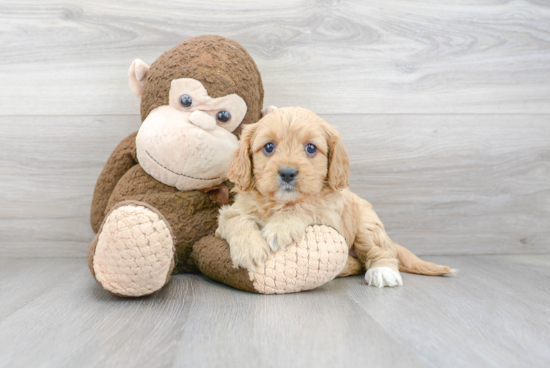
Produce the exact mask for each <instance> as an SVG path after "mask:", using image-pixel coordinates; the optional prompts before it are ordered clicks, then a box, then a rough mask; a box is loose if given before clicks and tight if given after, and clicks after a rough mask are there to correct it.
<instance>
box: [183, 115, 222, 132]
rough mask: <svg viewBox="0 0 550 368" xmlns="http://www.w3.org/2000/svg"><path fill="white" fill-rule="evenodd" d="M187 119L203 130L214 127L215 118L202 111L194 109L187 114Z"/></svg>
mask: <svg viewBox="0 0 550 368" xmlns="http://www.w3.org/2000/svg"><path fill="white" fill-rule="evenodd" d="M189 121H190V122H191V123H193V124H194V125H196V126H198V127H199V128H202V129H204V130H214V128H216V119H215V118H214V117H213V116H210V115H208V114H207V113H205V112H204V111H200V110H197V111H194V112H193V113H192V114H191V115H189Z"/></svg>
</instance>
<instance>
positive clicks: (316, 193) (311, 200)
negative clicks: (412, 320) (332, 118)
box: [216, 107, 452, 287]
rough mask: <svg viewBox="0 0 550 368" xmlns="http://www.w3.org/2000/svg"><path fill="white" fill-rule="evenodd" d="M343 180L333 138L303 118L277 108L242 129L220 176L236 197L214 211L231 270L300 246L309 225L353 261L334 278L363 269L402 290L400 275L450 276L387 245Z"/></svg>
mask: <svg viewBox="0 0 550 368" xmlns="http://www.w3.org/2000/svg"><path fill="white" fill-rule="evenodd" d="M349 173H350V166H349V159H348V155H347V153H346V149H345V147H344V145H343V144H342V141H341V139H340V134H339V133H338V132H337V131H336V130H335V129H334V128H333V127H332V126H330V125H329V124H328V123H327V122H325V121H324V120H323V119H321V118H320V117H319V116H317V115H316V114H314V113H313V112H311V111H309V110H306V109H303V108H299V107H291V108H281V109H278V110H275V111H273V112H271V113H269V114H267V115H266V116H265V117H264V118H262V119H261V120H260V121H259V122H258V123H256V124H252V125H249V126H248V127H247V128H245V130H244V131H243V133H242V136H241V140H240V146H239V148H238V149H237V151H235V153H234V154H233V157H232V162H231V164H230V166H229V168H228V170H227V176H228V178H229V179H230V180H231V181H232V182H233V183H235V185H236V188H235V190H236V192H237V197H236V200H235V203H234V204H233V205H232V206H225V207H223V208H222V209H221V210H220V216H219V227H218V229H217V231H216V235H217V236H219V237H221V238H224V239H226V240H227V242H228V243H229V244H230V250H231V259H232V261H233V265H234V266H235V267H243V268H247V269H254V267H255V266H257V265H260V264H263V262H265V260H266V258H267V255H268V253H269V252H270V251H271V250H273V251H276V250H277V249H279V248H281V247H286V246H287V245H289V244H291V243H292V242H295V241H299V240H301V239H302V238H303V237H304V235H305V230H306V227H307V226H308V225H314V224H323V225H327V226H331V227H333V228H334V229H336V230H337V231H338V232H340V234H342V236H343V237H344V238H345V239H346V242H347V244H348V246H349V247H350V251H351V253H352V254H353V253H354V254H356V255H357V258H358V260H357V258H354V257H351V256H350V257H349V258H348V262H347V264H346V267H345V268H344V270H343V271H342V273H341V274H340V275H339V276H346V275H352V274H358V273H359V272H361V270H362V269H366V270H367V272H366V275H365V279H366V281H367V283H368V284H369V285H373V286H377V287H383V286H397V285H402V284H403V281H402V279H401V275H400V273H399V271H405V272H411V273H419V274H424V275H443V274H449V273H452V270H451V269H450V268H449V267H447V266H440V265H436V264H434V263H429V262H425V261H422V260H420V259H418V258H417V257H416V256H415V255H413V254H412V253H411V252H410V251H408V250H407V249H405V248H403V247H401V246H399V245H398V244H395V243H393V242H392V241H391V239H390V237H389V236H388V234H387V233H386V231H385V229H384V226H383V225H382V222H381V221H380V219H379V218H378V216H377V215H376V213H375V212H374V210H373V209H372V206H371V204H370V203H369V202H367V201H366V200H364V199H361V198H359V197H358V196H357V195H355V194H353V193H352V192H351V191H349V189H347V187H348V185H349V184H348V177H349Z"/></svg>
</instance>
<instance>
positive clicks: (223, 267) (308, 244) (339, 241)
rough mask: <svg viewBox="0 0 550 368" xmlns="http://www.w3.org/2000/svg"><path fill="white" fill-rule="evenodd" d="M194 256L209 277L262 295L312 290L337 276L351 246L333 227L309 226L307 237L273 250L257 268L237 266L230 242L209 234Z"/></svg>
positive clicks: (202, 240)
mask: <svg viewBox="0 0 550 368" xmlns="http://www.w3.org/2000/svg"><path fill="white" fill-rule="evenodd" d="M192 258H193V259H194V261H195V263H196V264H197V266H198V267H199V269H200V270H201V272H202V273H204V274H205V275H206V276H208V277H209V278H211V279H213V280H216V281H218V282H220V283H222V284H226V285H229V286H231V287H234V288H236V289H241V290H245V291H250V292H254V293H261V294H287V293H295V292H299V291H305V290H311V289H314V288H316V287H319V286H321V285H323V284H325V283H327V282H329V281H330V280H332V279H334V278H335V277H336V276H338V274H339V273H340V272H341V271H342V270H343V269H344V267H345V265H346V262H347V261H348V246H347V244H346V241H345V240H344V238H343V237H342V236H341V235H340V234H339V233H338V232H337V231H336V230H334V229H333V228H331V227H328V226H323V225H315V226H309V227H308V228H307V230H306V237H305V238H304V240H302V241H300V242H299V243H294V244H291V245H290V246H288V247H287V248H285V249H279V250H278V251H277V252H273V253H271V254H270V255H269V256H268V258H267V261H266V262H265V264H264V265H263V266H261V267H258V268H257V269H256V270H254V271H248V270H245V269H242V268H234V267H233V263H232V262H231V257H230V254H229V245H228V244H227V242H226V241H225V240H223V239H221V238H217V237H214V236H208V237H205V238H203V239H201V240H200V241H199V242H197V243H196V244H195V247H194V250H193V254H192Z"/></svg>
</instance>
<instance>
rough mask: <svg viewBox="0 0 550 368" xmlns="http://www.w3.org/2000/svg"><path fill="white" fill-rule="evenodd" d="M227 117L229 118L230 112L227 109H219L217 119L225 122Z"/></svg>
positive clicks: (227, 119)
mask: <svg viewBox="0 0 550 368" xmlns="http://www.w3.org/2000/svg"><path fill="white" fill-rule="evenodd" d="M229 119H231V114H230V113H229V111H220V112H219V113H218V120H219V121H221V122H222V123H227V122H228V121H229Z"/></svg>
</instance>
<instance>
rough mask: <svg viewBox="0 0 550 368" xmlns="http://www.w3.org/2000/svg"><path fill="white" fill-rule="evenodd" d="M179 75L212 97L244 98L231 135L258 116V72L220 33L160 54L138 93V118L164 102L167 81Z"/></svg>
mask: <svg viewBox="0 0 550 368" xmlns="http://www.w3.org/2000/svg"><path fill="white" fill-rule="evenodd" d="M180 78H193V79H196V80H198V81H199V82H201V83H202V85H203V86H204V87H206V89H207V91H208V95H209V96H210V97H212V98H218V97H222V96H226V95H229V94H233V93H234V94H237V95H239V96H240V97H241V98H242V99H243V100H244V101H245V102H246V106H247V108H248V110H247V113H246V116H245V118H244V120H243V122H242V124H241V125H240V126H239V127H238V128H237V129H236V130H234V131H233V133H234V134H235V135H237V136H238V135H240V132H241V130H242V126H243V124H252V123H255V122H256V121H258V120H260V118H261V110H262V105H263V99H264V89H263V85H262V79H261V77H260V72H259V70H258V67H257V66H256V63H255V62H254V60H253V59H252V57H251V56H250V55H249V54H248V52H246V50H245V49H244V48H243V47H242V46H241V45H239V44H238V43H237V42H235V41H233V40H230V39H227V38H225V37H221V36H214V35H205V36H198V37H194V38H191V39H188V40H186V41H184V42H182V43H180V44H179V45H177V46H175V47H174V48H172V49H170V50H168V51H167V52H165V53H164V54H162V55H161V56H160V57H159V58H158V59H157V60H156V61H155V62H154V63H153V64H151V69H150V70H149V73H148V74H147V80H146V82H145V89H144V90H143V93H142V96H141V120H145V118H146V117H147V116H148V115H149V113H150V112H151V110H153V109H155V108H157V107H159V106H162V105H168V98H169V91H170V83H171V81H172V80H174V79H180Z"/></svg>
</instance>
